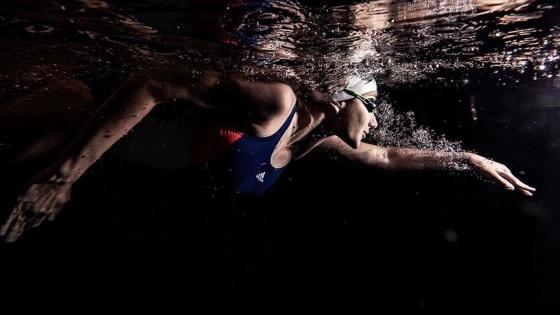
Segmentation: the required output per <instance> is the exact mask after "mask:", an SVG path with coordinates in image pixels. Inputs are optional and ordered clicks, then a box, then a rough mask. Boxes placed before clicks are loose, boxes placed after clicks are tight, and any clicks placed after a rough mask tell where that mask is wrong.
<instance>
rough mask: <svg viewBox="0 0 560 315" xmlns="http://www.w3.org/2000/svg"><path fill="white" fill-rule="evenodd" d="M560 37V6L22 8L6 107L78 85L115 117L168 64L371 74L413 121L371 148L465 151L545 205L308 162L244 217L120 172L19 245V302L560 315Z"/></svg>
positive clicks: (95, 182)
mask: <svg viewBox="0 0 560 315" xmlns="http://www.w3.org/2000/svg"><path fill="white" fill-rule="evenodd" d="M559 28H560V12H559V8H558V4H557V3H556V1H552V0H549V1H529V0H516V1H506V0H503V1H501V0H495V1H490V0H488V1H476V0H464V1H460V0H454V1H415V0H410V1H322V2H321V3H320V4H318V3H317V2H314V1H309V0H305V1H229V2H228V1H217V0H208V1H178V0H177V1H173V0H159V1H158V0H152V1H139V0H138V1H105V2H103V1H93V0H82V1H25V0H22V1H3V2H1V3H0V60H1V61H0V64H1V67H0V69H1V70H0V101H1V102H0V103H5V102H7V101H9V100H11V99H13V98H14V97H17V96H19V95H24V94H26V93H28V92H30V91H33V90H34V89H36V88H38V87H40V86H42V85H44V84H46V83H49V82H52V81H53V80H57V79H66V78H69V77H72V78H78V79H80V80H83V81H84V82H86V83H88V85H90V86H91V87H92V90H93V92H94V97H95V98H96V100H97V101H98V102H102V101H103V100H104V99H105V98H106V97H107V96H108V95H109V94H110V93H111V92H112V91H113V90H114V89H115V88H116V87H117V86H118V85H119V84H120V83H122V82H123V81H124V80H126V78H128V77H129V76H130V75H131V74H132V73H133V72H135V71H137V70H141V69H147V68H149V67H152V66H155V65H160V64H166V65H168V64H172V65H175V66H177V67H184V68H185V70H186V71H190V70H191V69H216V70H233V69H235V70H240V71H246V72H263V73H267V72H273V73H275V74H277V75H280V76H283V77H285V78H286V79H288V80H291V81H293V82H294V83H301V82H304V83H307V84H310V85H312V86H314V87H316V88H317V89H320V90H322V91H325V92H333V91H334V90H335V89H336V88H337V87H339V85H340V82H339V80H340V79H341V78H344V77H345V76H347V75H348V74H351V73H357V74H360V75H369V74H373V75H375V77H376V78H377V81H378V85H379V88H380V92H381V101H382V103H383V105H384V106H385V109H386V111H385V113H388V112H391V111H394V112H396V115H388V116H387V117H383V118H384V119H382V120H381V124H382V128H381V129H380V130H381V131H380V132H379V134H383V132H389V135H390V136H391V137H382V136H378V138H375V139H368V140H370V141H378V142H383V141H386V142H387V144H392V145H399V144H401V145H402V144H406V145H416V146H423V147H433V146H437V145H439V146H443V147H449V148H454V147H456V146H457V145H459V146H460V147H461V148H463V149H465V150H472V151H476V152H478V153H480V154H482V155H485V156H489V157H491V158H494V159H496V160H498V161H500V162H503V163H505V164H506V165H508V166H509V167H510V168H511V169H512V170H513V172H514V173H515V174H516V176H518V177H519V178H521V179H522V180H523V181H525V182H526V183H528V184H529V185H532V186H534V187H536V188H537V189H538V191H537V193H536V194H535V196H533V197H532V198H527V197H524V196H521V195H518V194H515V193H510V192H503V191H501V190H500V189H498V188H496V187H495V186H493V185H490V184H487V183H485V182H484V181H483V180H481V179H479V178H476V177H474V176H468V175H464V174H447V173H437V172H436V173H427V172H426V173H422V172H419V173H396V174H395V173H383V172H374V171H371V172H363V171H360V172H357V171H352V170H347V169H341V168H339V167H337V166H336V165H335V164H334V163H333V162H332V161H318V160H317V159H314V158H313V157H310V158H309V159H307V160H304V161H301V163H297V164H295V165H294V166H293V167H292V169H289V170H288V171H287V174H286V176H284V178H283V179H282V180H281V181H280V182H278V183H277V185H276V186H275V187H274V189H273V190H272V191H271V192H270V193H267V194H266V195H264V196H262V197H259V198H255V199H251V200H245V199H239V198H233V197H231V196H227V195H224V194H223V193H222V192H220V189H219V187H208V186H205V185H204V183H202V184H200V183H199V182H196V183H185V184H184V183H183V182H184V180H183V179H182V178H184V177H183V176H191V177H193V178H198V177H196V176H199V175H200V174H190V173H187V172H184V173H170V172H164V171H161V170H154V169H149V168H144V167H139V166H137V165H130V164H126V163H122V162H119V161H116V160H112V159H110V158H107V159H105V160H102V161H100V163H98V164H96V165H94V166H93V168H92V170H91V172H89V173H88V175H86V177H85V178H84V179H83V180H82V181H81V182H79V184H78V185H77V187H76V192H75V194H76V196H75V198H74V201H73V202H72V204H71V205H70V206H69V207H68V208H67V209H65V210H64V211H63V212H62V213H61V214H60V215H59V217H58V218H57V220H55V221H54V222H50V223H48V224H45V225H44V226H42V227H40V228H38V229H36V230H33V231H31V232H30V233H29V234H28V235H26V236H25V237H24V238H22V239H21V240H19V241H18V242H17V243H15V244H3V245H1V252H0V255H2V258H1V261H2V263H4V264H5V266H6V268H5V270H6V278H5V281H3V283H4V284H5V285H6V287H7V288H13V290H11V292H15V293H16V294H21V292H27V293H26V294H29V295H32V296H33V297H35V295H33V294H32V293H30V292H29V287H32V288H34V290H35V291H33V292H35V293H37V295H48V294H47V293H51V294H53V295H55V296H57V295H58V294H61V295H71V296H73V297H77V299H78V301H80V302H81V303H83V305H92V304H93V305H99V306H100V307H101V305H105V303H107V302H109V301H113V302H115V303H117V305H121V306H122V305H126V306H127V307H129V308H130V309H136V308H137V307H138V308H143V307H144V306H154V305H157V306H158V307H159V308H160V310H161V309H165V308H167V307H169V308H171V307H172V308H173V309H175V308H177V309H178V310H179V311H180V312H188V311H193V310H194V306H195V305H196V306H200V305H204V307H205V309H206V310H207V311H206V312H196V314H199V313H211V314H214V313H215V314H231V313H240V314H247V313H258V314H271V313H282V314H285V313H287V312H290V313H293V312H295V311H300V312H306V313H312V314H317V313H323V312H326V311H330V312H334V313H338V314H363V313H381V314H393V313H404V314H420V313H422V314H424V313H425V314H436V313H437V314H439V313H446V314H457V313H472V312H482V311H485V312H498V313H500V314H502V313H504V314H505V313H511V312H516V313H523V314H558V313H559V312H560V305H559V302H558V300H559V299H558V298H559V297H560V288H559V286H560V284H559V283H560V275H559V271H558V265H559V260H560V257H559V254H560V227H559V224H560V213H559V212H560V208H559V197H558V189H559V187H560V186H559V185H558V173H559V171H560V170H559V166H558V163H557V161H558V157H559V151H558V147H559V146H560V144H559V142H558V140H557V139H558V136H559V133H560V129H559V125H558V121H559V119H560V113H559V112H558V108H559V105H560V86H559V84H560V83H559V80H560V79H559V75H558V66H559V56H558V47H559V43H560V35H559V32H560V30H559ZM407 113H409V114H408V115H409V116H407ZM401 115H402V116H401ZM410 115H411V116H410ZM399 117H400V118H399ZM403 117H404V118H403ZM406 117H408V118H406ZM411 119H412V122H411ZM394 130H397V131H396V132H395V131H394ZM391 131H392V133H391ZM403 134H405V135H413V139H414V141H410V140H406V139H405V138H404V137H402V136H401V135H403ZM440 135H444V138H445V141H443V142H438V141H437V140H438V139H440ZM391 141H393V143H391ZM407 141H409V142H407ZM457 143H458V144H457ZM4 185H8V186H9V183H5V184H4ZM8 190H9V189H8ZM311 196H314V197H311ZM2 278H4V277H2ZM54 284H60V285H61V286H62V287H64V289H63V290H62V292H63V293H64V294H63V293H60V292H56V293H55V292H51V291H52V287H51V286H52V285H54ZM20 285H22V288H25V289H27V291H21V289H20V288H19V286H20ZM94 286H101V289H100V290H99V291H96V294H79V293H78V291H80V290H84V291H86V292H87V289H88V288H90V287H94ZM191 291H195V292H198V294H203V295H206V296H210V297H213V301H212V303H208V304H206V303H202V302H201V300H197V299H195V298H194V297H193V295H191V294H192V292H191ZM38 292H39V293H38ZM124 292H127V293H130V294H132V296H133V298H130V297H129V296H128V295H125V293H124ZM58 303H60V301H59V300H58V299H54V302H51V304H50V305H53V304H54V305H57V306H58V305H59V304H58ZM86 303H87V304H86ZM60 304H64V303H60Z"/></svg>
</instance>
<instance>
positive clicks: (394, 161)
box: [317, 136, 536, 196]
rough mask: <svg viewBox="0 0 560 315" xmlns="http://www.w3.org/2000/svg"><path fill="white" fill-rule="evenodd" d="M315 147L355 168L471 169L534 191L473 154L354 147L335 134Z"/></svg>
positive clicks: (510, 186) (507, 185) (502, 167)
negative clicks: (336, 156)
mask: <svg viewBox="0 0 560 315" xmlns="http://www.w3.org/2000/svg"><path fill="white" fill-rule="evenodd" d="M317 147H318V148H320V149H322V150H326V151H327V152H330V154H332V153H335V154H337V155H338V156H339V157H340V159H339V160H341V161H343V162H346V163H347V164H349V165H350V166H355V167H374V168H379V169H385V170H422V169H433V170H473V171H476V172H477V173H479V174H480V175H482V176H484V177H486V178H489V179H491V180H493V181H494V182H496V183H498V184H499V185H501V186H502V187H504V188H505V189H507V190H515V189H518V190H519V191H520V192H521V193H523V194H524V195H527V196H532V195H533V192H534V191H535V190H536V189H535V188H533V187H530V186H528V185H526V184H525V183H523V182H522V181H521V180H519V179H518V178H517V177H515V176H514V175H513V174H512V173H511V171H510V170H509V168H508V167H507V166H505V165H503V164H501V163H498V162H494V161H491V160H489V159H487V158H485V157H482V156H480V155H478V154H474V153H468V152H444V151H427V150H418V149H410V148H387V147H381V146H376V145H372V144H369V143H363V142H362V143H361V144H360V145H359V147H358V148H357V149H353V148H351V147H350V146H349V145H348V144H346V143H345V142H344V141H342V140H341V139H340V138H338V137H336V136H331V137H328V138H325V139H324V140H323V141H321V143H320V144H318V146H317Z"/></svg>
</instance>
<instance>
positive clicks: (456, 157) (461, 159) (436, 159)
mask: <svg viewBox="0 0 560 315" xmlns="http://www.w3.org/2000/svg"><path fill="white" fill-rule="evenodd" d="M385 151H386V153H385V158H384V159H382V162H381V163H380V166H381V167H383V168H385V169H410V170H423V169H431V170H450V169H453V170H465V169H467V168H469V167H470V166H471V165H472V161H471V159H472V157H473V154H472V153H467V152H444V151H430V150H418V149H409V148H385Z"/></svg>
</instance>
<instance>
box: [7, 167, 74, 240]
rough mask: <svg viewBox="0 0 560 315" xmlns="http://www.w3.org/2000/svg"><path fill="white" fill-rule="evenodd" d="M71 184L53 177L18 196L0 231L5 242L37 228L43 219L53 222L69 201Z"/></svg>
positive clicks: (31, 186) (30, 187)
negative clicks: (4, 237)
mask: <svg viewBox="0 0 560 315" xmlns="http://www.w3.org/2000/svg"><path fill="white" fill-rule="evenodd" d="M71 190H72V184H70V183H66V182H61V181H60V180H57V179H55V178H54V176H53V177H51V178H50V179H49V180H47V181H46V182H44V183H36V184H32V185H30V186H29V188H28V189H27V190H26V191H25V192H24V193H22V194H21V195H19V197H18V199H17V203H16V206H15V207H14V209H13V211H12V213H11V214H10V216H9V218H8V220H7V221H6V223H4V225H3V226H2V229H1V230H0V235H1V236H5V235H7V236H6V242H14V241H16V240H17V239H18V238H19V237H20V236H21V234H22V233H23V232H24V231H26V230H29V229H30V228H34V227H37V226H39V225H40V224H41V223H42V222H43V221H44V220H45V218H47V219H48V220H49V221H52V220H54V218H55V216H56V215H57V214H58V213H59V212H60V210H61V209H62V207H63V206H64V205H65V204H67V203H68V202H69V201H70V195H71Z"/></svg>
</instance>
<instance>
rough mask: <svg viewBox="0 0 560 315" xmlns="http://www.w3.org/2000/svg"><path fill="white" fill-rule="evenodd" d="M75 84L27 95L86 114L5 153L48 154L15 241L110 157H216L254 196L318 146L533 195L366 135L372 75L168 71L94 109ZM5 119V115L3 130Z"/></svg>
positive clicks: (462, 162) (175, 162) (13, 224)
mask: <svg viewBox="0 0 560 315" xmlns="http://www.w3.org/2000/svg"><path fill="white" fill-rule="evenodd" d="M66 84H69V85H70V87H71V88H69V90H70V91H72V92H73V93H62V94H60V93H59V94H57V95H55V96H53V97H55V98H51V99H49V97H48V95H47V94H46V93H47V92H44V93H42V94H41V95H40V96H39V97H34V98H33V97H30V99H29V100H28V102H27V103H34V102H40V101H43V102H50V103H53V104H54V103H56V104H62V103H61V102H63V104H70V103H72V104H75V105H74V106H61V107H63V109H64V110H65V111H69V110H70V111H71V110H73V108H77V109H80V112H79V113H75V114H74V113H72V115H73V117H74V119H75V120H77V121H78V122H79V123H76V121H74V122H73V124H67V125H60V124H58V125H57V124H52V125H45V126H46V127H44V129H49V126H51V127H52V129H53V130H43V131H42V132H43V133H42V134H43V135H44V137H46V136H45V135H50V136H49V137H50V138H51V139H50V141H49V144H50V145H48V146H46V145H44V144H41V143H42V142H41V141H39V140H41V139H37V141H30V142H29V143H30V144H29V146H28V148H26V149H25V150H23V151H24V153H22V154H19V155H18V154H14V155H12V156H11V157H10V159H7V160H3V161H1V162H3V163H4V165H20V166H21V165H25V163H24V161H30V160H35V161H38V160H42V161H45V160H46V161H48V163H47V162H45V163H46V164H42V165H43V166H42V168H41V169H40V170H37V171H36V172H35V174H33V176H30V178H29V180H27V181H26V183H25V184H23V189H22V190H21V193H20V194H19V196H18V197H17V201H16V205H15V207H14V208H13V210H12V212H11V213H10V214H9V216H8V218H7V220H6V221H5V223H4V224H3V226H2V228H1V231H0V232H1V235H2V236H4V237H5V241H6V242H13V241H16V240H17V239H18V238H19V237H20V236H21V235H22V233H23V232H24V231H26V230H28V229H30V228H33V227H37V226H39V225H40V224H41V223H42V222H43V221H44V220H45V219H47V220H53V219H54V218H55V216H56V215H57V214H58V213H59V211H60V210H61V209H62V208H63V207H64V206H65V205H66V204H67V203H68V202H69V201H70V199H71V192H72V186H73V185H74V183H76V181H78V179H80V178H81V177H82V176H83V175H84V173H85V172H86V171H87V170H88V169H89V168H90V167H91V166H92V165H93V164H94V163H95V162H96V161H98V160H99V159H100V158H102V157H103V156H104V155H105V154H112V155H114V156H117V157H120V158H123V159H125V160H128V161H132V162H135V163H140V164H145V165H149V166H155V167H161V168H167V169H184V168H189V167H196V166H200V165H218V169H221V170H223V173H222V174H221V175H222V178H223V180H224V181H223V182H224V183H227V185H229V188H230V189H231V190H232V191H233V192H236V193H239V194H243V195H248V196H257V195H260V194H263V193H264V192H266V191H267V190H269V189H270V188H271V187H272V185H274V183H275V182H276V181H277V180H278V178H279V177H280V176H281V175H282V173H283V172H284V170H285V169H286V168H287V167H288V166H289V165H290V163H292V162H293V161H295V160H297V159H300V158H303V157H304V156H306V155H307V154H309V153H310V152H312V151H313V152H317V153H319V154H328V155H330V156H336V157H337V159H336V161H339V162H341V163H344V164H346V165H350V166H353V167H361V168H363V169H373V168H376V169H384V170H421V169H432V170H452V169H456V167H457V165H459V166H462V167H461V168H463V169H465V170H469V171H472V172H476V173H478V174H480V175H481V176H484V177H486V178H488V179H490V180H492V181H493V182H495V183H497V184H498V185H500V186H502V187H503V188H505V189H506V190H518V191H519V192H521V193H522V194H524V195H527V196H532V194H533V192H535V188H533V187H530V186H528V185H526V184H525V183H523V182H522V181H521V180H519V179H518V178H517V177H516V176H514V175H513V174H512V172H511V171H510V170H509V168H508V167H507V166H505V165H504V164H501V163H498V162H495V161H491V160H489V159H487V158H485V157H482V156H480V155H477V154H474V153H469V152H444V151H429V150H419V149H414V148H400V147H383V146H378V145H375V144H370V143H366V142H363V140H364V138H366V136H367V135H368V134H369V133H370V132H375V128H376V127H377V125H378V121H377V116H376V111H377V106H376V104H375V101H376V98H377V95H378V91H377V84H376V81H375V80H374V79H373V78H365V79H364V78H359V77H356V76H351V77H349V78H347V79H346V80H345V84H344V86H343V87H342V88H341V89H340V90H339V91H337V92H336V93H334V94H332V95H327V94H324V93H321V92H318V91H309V92H306V93H303V94H301V95H299V92H298V94H296V92H295V90H294V89H293V88H292V87H291V86H290V85H289V84H288V83H286V82H285V81H283V80H279V79H274V78H268V77H267V78H264V77H256V76H247V75H244V74H241V73H217V72H205V73H199V74H194V73H192V74H187V73H186V72H185V71H179V70H176V69H168V68H158V69H153V70H151V71H145V72H141V73H137V74H135V75H133V76H132V77H131V78H130V79H129V80H127V81H126V82H125V83H124V84H122V85H121V86H120V87H119V88H118V89H117V90H116V91H115V92H114V93H113V94H112V95H111V96H110V97H109V98H108V99H107V100H106V101H105V102H104V103H103V104H102V105H101V106H99V107H98V108H96V109H95V110H94V111H93V113H92V115H91V116H89V117H84V115H83V113H84V110H83V109H84V108H90V106H91V105H90V104H91V102H92V101H91V99H92V97H91V92H90V91H89V89H88V88H87V87H85V86H84V85H83V83H81V82H70V83H68V82H67V83H66ZM51 90H53V89H49V91H51ZM54 90H55V91H56V89H54ZM64 95H66V96H67V97H68V99H66V100H65V101H63V100H64ZM72 97H73V99H71V98H72ZM170 102H173V103H175V104H181V105H180V106H178V107H176V108H174V109H172V110H171V111H170V112H171V114H169V112H168V113H167V114H165V115H162V114H161V113H159V114H158V112H157V109H158V108H162V107H165V106H164V105H163V104H169V103H170ZM78 104H81V106H76V105H78ZM20 105H21V104H20ZM30 106H31V105H30ZM35 106H36V107H41V108H44V106H39V105H37V104H35ZM18 108H21V110H25V106H18V107H14V106H11V107H10V106H7V107H0V110H7V111H12V112H15V111H17V110H18ZM25 115H29V114H25ZM66 115H68V113H66ZM39 116H40V115H39ZM0 117H3V115H1V112H0ZM4 117H7V116H4ZM22 117H23V116H22ZM0 119H1V118H0ZM4 123H5V122H4V121H0V127H2V124H4ZM19 126H20V127H21V128H24V125H21V124H19ZM55 126H56V128H55ZM64 126H67V127H64ZM55 131H56V132H55ZM43 142H44V141H43ZM53 151H55V152H56V154H53ZM22 161H23V162H22ZM6 168H7V167H4V168H1V166H0V169H6Z"/></svg>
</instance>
